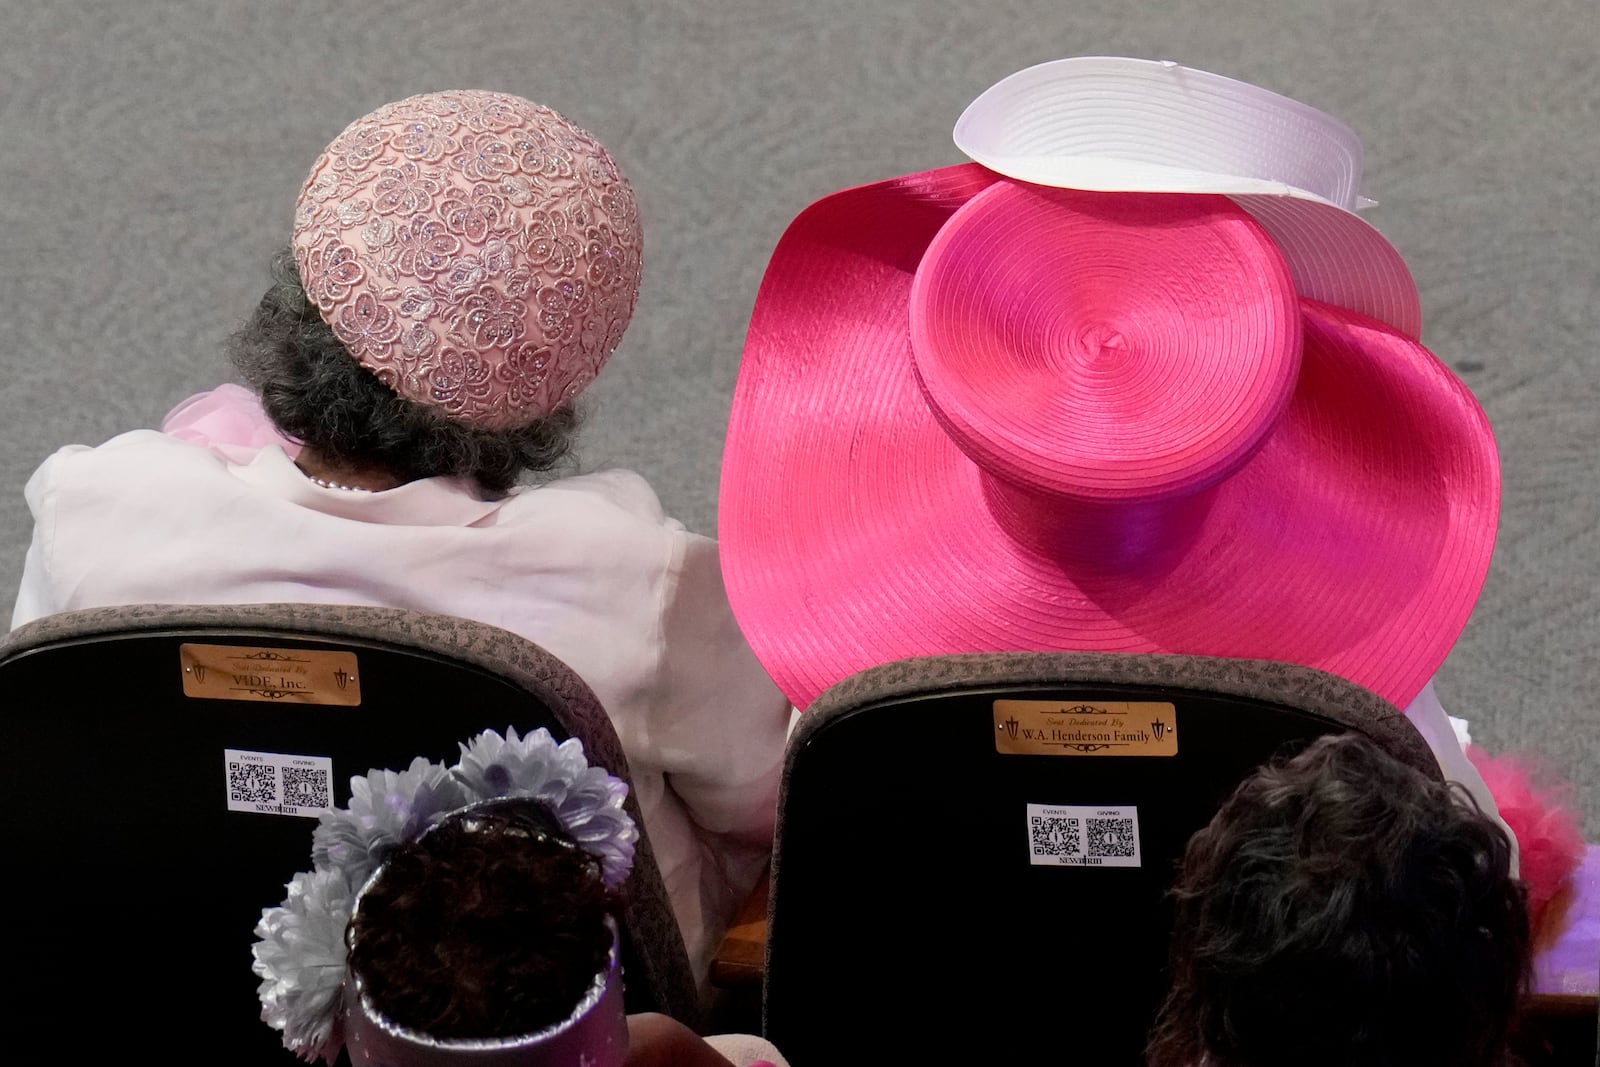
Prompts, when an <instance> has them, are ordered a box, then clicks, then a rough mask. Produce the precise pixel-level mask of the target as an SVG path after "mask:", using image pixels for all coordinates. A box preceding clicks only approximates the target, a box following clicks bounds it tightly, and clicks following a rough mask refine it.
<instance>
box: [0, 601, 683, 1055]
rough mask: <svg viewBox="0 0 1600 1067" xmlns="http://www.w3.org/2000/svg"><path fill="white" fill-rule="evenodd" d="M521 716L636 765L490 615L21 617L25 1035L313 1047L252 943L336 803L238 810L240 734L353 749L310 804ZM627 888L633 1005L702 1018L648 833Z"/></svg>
mask: <svg viewBox="0 0 1600 1067" xmlns="http://www.w3.org/2000/svg"><path fill="white" fill-rule="evenodd" d="M507 726H514V727H516V728H517V729H518V730H519V731H523V732H526V731H528V730H532V729H536V728H538V727H541V726H542V727H545V728H547V729H549V730H550V731H551V733H552V734H553V735H554V736H555V737H556V738H557V739H558V740H561V739H565V738H567V737H577V738H579V739H580V740H581V741H582V742H583V746H584V750H585V752H586V754H587V755H588V758H589V760H590V761H591V762H592V763H595V764H598V765H602V766H605V767H606V768H607V769H608V770H609V771H610V772H611V773H613V774H615V775H617V776H619V777H622V778H624V779H627V778H628V777H629V776H628V765H627V761H626V759H625V758H624V756H623V753H622V747H621V744H620V742H619V741H618V740H617V736H616V734H615V732H614V731H613V729H612V726H611V723H610V721H609V720H608V719H607V718H606V715H605V712H604V710H603V709H602V708H601V706H600V704H599V702H598V700H597V699H596V697H595V696H594V693H593V692H592V691H591V690H590V689H589V687H588V686H587V685H585V684H584V682H583V681H582V680H581V679H580V678H579V677H578V676H577V675H576V674H574V673H573V672H572V671H571V670H570V669H569V668H568V667H566V666H565V665H564V664H563V663H561V662H560V661H559V660H557V659H556V658H555V657H554V656H552V655H550V654H549V653H548V652H546V651H544V650H543V649H541V648H539V647H538V646H536V645H533V644H531V643H530V642H528V641H525V640H523V639H522V638H520V637H517V636H516V635H514V634H511V633H507V632H505V631H503V630H500V629H497V628H495V627H492V626H487V625H483V624H480V623H474V622H469V621H466V620H462V619H456V618H450V617H447V616H440V615H426V614H420V613H414V612H407V611H398V610H391V609H386V608H370V607H340V606H325V605H307V604H269V605H250V606H222V607H175V606H134V607H117V608H106V609H100V610H93V611H82V612H72V613H69V614H64V615H56V616H52V617H50V618H46V619H41V620H38V621H37V622H34V623H31V624H29V625H27V626H24V627H22V628H20V629H18V630H16V631H14V632H13V633H12V634H11V635H10V636H9V637H7V638H6V639H5V640H4V642H3V643H0V752H3V754H4V756H3V758H4V761H5V763H4V771H3V773H0V811H3V812H4V813H5V817H6V818H7V820H8V825H7V827H6V835H5V840H6V842H7V849H6V852H7V862H6V871H5V876H4V880H3V881H4V886H5V888H4V890H3V896H0V900H3V914H4V915H5V916H6V920H7V921H6V927H7V935H8V936H7V938H6V955H7V965H8V970H9V972H10V974H11V976H12V981H11V982H9V983H8V985H9V987H10V989H9V992H8V994H7V996H6V999H5V1001H4V1009H3V1010H4V1017H5V1024H4V1045H5V1047H6V1048H8V1049H9V1050H12V1051H13V1052H15V1051H17V1050H19V1049H21V1050H30V1049H32V1050H54V1052H55V1054H56V1055H57V1056H60V1055H63V1054H64V1055H66V1057H67V1058H68V1059H70V1060H82V1062H104V1063H112V1062H119V1061H121V1060H122V1059H123V1058H124V1057H125V1056H126V1055H128V1054H129V1050H134V1049H137V1050H141V1051H144V1052H149V1053H151V1054H154V1055H156V1056H162V1057H168V1058H170V1059H174V1060H176V1061H179V1062H192V1061H198V1060H200V1059H202V1058H204V1059H207V1060H213V1061H216V1060H220V1061H222V1062H228V1063H234V1064H257V1063H259V1064H285V1065H286V1064H290V1063H293V1062H296V1061H295V1059H294V1057H293V1056H292V1055H291V1054H290V1053H288V1052H286V1051H284V1050H283V1048H282V1047H281V1046H280V1045H279V1037H278V1034H277V1033H276V1032H274V1031H273V1030H271V1029H270V1028H268V1027H267V1026H266V1025H265V1024H263V1023H262V1022H261V1021H260V1020H259V1012H260V1005H259V1004H258V1002H257V1000H256V984H257V979H256V977H255V976H254V975H253V974H252V973H251V969H250V965H251V955H250V945H251V943H252V941H253V940H254V937H253V935H252V929H253V928H254V926H255V923H256V921H257V919H258V918H259V917H260V914H261V909H262V908H264V907H269V906H272V905H276V904H278V903H279V902H280V901H281V900H282V899H283V895H284V883H285V882H287V881H288V880H289V879H290V877H292V876H293V875H294V874H295V872H297V871H302V870H309V869H311V830H312V828H313V827H314V826H315V825H316V823H315V820H314V819H312V818H303V817H295V816H293V815H286V814H278V813H273V812H272V811H271V810H270V809H271V808H272V805H270V804H269V805H266V809H267V810H259V811H258V810H230V802H231V806H232V807H233V808H245V809H248V808H250V800H251V793H250V788H251V783H250V781H249V780H248V778H242V779H241V780H240V781H233V780H232V777H233V774H234V773H235V770H234V769H233V768H232V767H230V766H229V764H230V763H238V760H236V759H225V753H228V752H235V753H238V752H245V753H255V754H261V753H267V754H289V755H297V756H302V757H316V758H320V759H323V760H329V761H331V771H332V773H331V776H322V777H321V778H320V779H319V778H318V776H317V775H315V774H307V775H304V776H301V777H300V778H299V779H297V787H298V788H300V789H301V790H303V791H304V792H305V793H306V795H304V796H299V797H294V798H289V797H285V798H280V799H282V800H285V801H289V800H292V801H293V803H292V804H290V805H287V806H291V807H295V808H296V810H299V805H300V804H302V803H304V804H306V805H312V806H314V805H316V804H318V803H320V802H325V801H327V800H328V799H329V798H328V797H327V796H326V795H317V794H318V793H319V791H321V790H323V789H324V788H328V787H331V791H332V797H331V800H332V803H334V804H338V805H343V804H347V803H348V802H349V799H350V797H349V779H350V777H351V775H355V774H365V773H366V772H367V771H368V770H369V769H370V768H385V769H393V770H402V769H404V768H405V767H407V766H408V765H409V764H410V763H411V761H412V759H413V758H414V757H416V756H424V757H426V758H428V759H431V760H436V761H445V762H453V761H454V760H455V758H456V756H457V754H458V749H457V743H458V742H462V741H466V740H468V739H470V738H471V737H472V736H474V735H475V734H477V733H479V732H480V731H482V730H484V729H494V730H498V731H502V732H503V731H504V730H505V729H506V728H507ZM310 763H312V764H315V760H311V761H310ZM319 766H326V764H321V765H319ZM241 773H242V772H241ZM241 797H242V798H243V802H242V803H241V802H240V798H241ZM627 804H628V809H629V811H630V813H631V814H632V815H633V817H634V819H635V820H636V821H638V820H639V811H638V805H637V803H636V801H635V799H634V798H633V796H632V795H630V796H629V798H628V801H627ZM640 826H641V831H642V828H643V823H642V822H640ZM624 894H625V906H624V908H623V911H622V925H623V927H624V931H623V961H624V967H625V970H626V981H627V996H626V999H627V1005H628V1008H629V1010H630V1011H648V1010H655V1011H664V1012H666V1013H668V1014H671V1015H674V1016H677V1017H678V1018H680V1019H683V1020H685V1021H687V1022H688V1023H689V1024H690V1025H691V1026H692V1025H695V1024H696V1023H697V1022H698V1020H699V1010H700V1009H699V999H698V995H697V992H696V989H695V984H694V980H693V978H692V975H691V972H690V968H689V963H688V957H687V954H686V952H685V950H684V945H683V940H682V937H681V936H680V934H679V932H678V928H677V925H676V923H675V921H674V919H673V916H672V912H671V909H670V906H669V904H668V901H667V894H666V890H665V887H664V885H663V883H662V880H661V874H660V871H659V870H658V868H657V866H656V862H655V859H654V856H653V853H652V852H651V849H650V844H649V841H648V838H646V837H644V836H643V834H642V833H641V839H640V842H639V847H638V852H637V859H636V862H635V865H634V868H633V873H632V875H631V876H630V879H629V881H628V883H627V884H626V885H625V886H624ZM24 1060H25V1061H26V1062H37V1061H36V1060H35V1059H33V1058H30V1057H26V1056H25V1057H24Z"/></svg>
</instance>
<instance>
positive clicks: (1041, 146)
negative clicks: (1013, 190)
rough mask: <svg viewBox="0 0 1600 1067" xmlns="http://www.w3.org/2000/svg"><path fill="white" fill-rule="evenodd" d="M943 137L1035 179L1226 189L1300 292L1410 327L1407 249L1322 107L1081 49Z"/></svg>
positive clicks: (993, 166)
mask: <svg viewBox="0 0 1600 1067" xmlns="http://www.w3.org/2000/svg"><path fill="white" fill-rule="evenodd" d="M954 138H955V143H956V146H957V147H958V148H960V149H961V151H963V152H965V153H966V154H967V155H968V156H969V157H971V158H972V159H973V160H974V161H976V162H978V163H981V164H982V165H983V166H985V167H987V168H989V169H990V170H992V171H995V172H996V173H999V174H1004V175H1005V176H1006V177H1009V178H1015V179H1016V180H1018V181H1025V182H1031V183H1033V184H1036V185H1051V186H1057V187H1061V188H1070V189H1087V190H1097V191H1105V192H1113V191H1127V192H1166V193H1222V194H1225V195H1228V196H1230V197H1232V198H1233V199H1234V200H1235V202H1237V203H1238V204H1239V206H1240V207H1242V208H1244V209H1245V210H1246V211H1248V212H1249V213H1250V214H1251V215H1252V216H1254V217H1255V218H1256V220H1257V221H1258V222H1260V223H1261V225H1262V226H1263V227H1264V228H1265V229H1266V230H1267V232H1268V233H1269V234H1270V235H1271V236H1272V238H1273V239H1274V240H1275V241H1276V242H1277V244H1278V246H1279V248H1280V249H1281V250H1282V252H1283V256H1284V259H1285V260H1286V261H1287V262H1288V264H1289V270H1290V273H1291V275H1292V276H1293V277H1294V280H1295V285H1296V288H1297V289H1298V290H1299V291H1300V293H1301V295H1303V296H1307V297H1311V298H1312V299H1315V300H1321V301H1325V302H1327V303H1330V304H1335V305H1337V306H1340V307H1345V308H1349V309H1350V310H1353V311H1358V312H1361V313H1362V314H1365V315H1370V316H1372V317H1373V318H1376V319H1378V320H1379V321H1381V322H1384V323H1387V324H1388V325H1390V326H1392V327H1394V328H1395V329H1397V330H1399V331H1400V332H1401V333H1403V334H1405V335H1406V336H1408V337H1411V338H1416V337H1418V336H1419V335H1420V334H1421V327H1422V314H1421V303H1420V300H1419V299H1418V296H1417V287H1416V283H1415V281H1414V280H1413V279H1412V277H1411V272H1410V271H1409V270H1408V269H1407V268H1406V265H1405V261H1404V260H1403V259H1402V258H1401V256H1400V253H1399V252H1398V251H1397V250H1396V249H1395V248H1394V246H1393V245H1391V244H1390V243H1389V242H1388V241H1387V240H1386V239H1385V238H1384V237H1383V235H1382V234H1380V233H1379V232H1378V231H1377V230H1376V229H1374V228H1373V227H1372V226H1371V225H1369V224H1368V223H1367V222H1365V221H1364V220H1362V219H1361V218H1360V217H1359V216H1357V215H1356V214H1355V211H1356V209H1357V208H1358V207H1361V206H1363V205H1364V203H1365V201H1364V200H1363V198H1362V196H1361V194H1360V183H1361V167H1362V158H1363V156H1362V148H1361V142H1360V139H1359V138H1357V137H1356V135H1355V133H1354V131H1352V130H1351V129H1350V128H1349V127H1348V126H1346V125H1345V124H1344V123H1342V122H1340V121H1339V120H1338V119H1336V118H1334V117H1333V116H1331V115H1328V114H1326V113H1325V112H1322V111H1318V110H1317V109H1315V108H1312V107H1309V106H1307V105H1305V104H1301V103H1299V102H1298V101H1295V100H1291V99H1289V98H1288V97H1285V96H1280V95H1279V94H1277V93H1273V92H1270V91H1268V90H1266V89H1262V88H1259V87H1257V86H1253V85H1248V84H1246V83H1244V82H1239V81H1235V80H1233V79H1232V78H1225V77H1222V76H1221V75H1217V74H1211V73H1208V72H1206V71H1200V70H1194V69H1192V68H1189V67H1183V66H1179V65H1178V64H1176V63H1165V62H1157V61H1152V60H1143V59H1126V58H1117V57H1080V58H1073V59H1062V60H1056V61H1054V62H1051V63H1042V64H1040V65H1038V66H1035V67H1029V68H1028V69H1026V70H1022V71H1018V72H1017V73H1015V74H1013V75H1011V76H1009V77H1007V78H1004V79H1002V80H1001V81H1000V82H998V83H996V84H995V85H993V86H991V87H990V88H989V89H988V90H986V91H985V92H984V93H983V94H982V95H980V96H979V97H978V98H977V99H976V100H974V101H973V102H972V103H971V104H970V105H968V107H967V109H966V111H965V112H963V113H962V115H961V118H960V119H959V120H958V121H957V122H956V127H955V132H954Z"/></svg>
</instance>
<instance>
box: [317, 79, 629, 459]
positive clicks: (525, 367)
mask: <svg viewBox="0 0 1600 1067" xmlns="http://www.w3.org/2000/svg"><path fill="white" fill-rule="evenodd" d="M642 243H643V240H642V235H641V232H640V228H639V215H638V207H637V204H636V202H635V200H634V195H633V190H632V189H631V188H629V186H628V183H627V181H626V180H625V179H624V178H623V177H622V174H621V172H620V171H619V170H618V169H617V165H616V163H615V162H614V161H613V160H612V158H611V156H610V154H609V153H608V152H607V151H606V150H605V148H604V147H603V146H602V145H601V144H600V143H599V142H598V141H596V140H595V139H594V138H593V137H591V136H590V135H589V134H588V133H586V132H585V131H583V130H582V129H580V128H578V127H577V126H575V125H573V124H572V123H571V122H569V121H567V120H566V119H565V118H563V117H562V116H561V115H559V114H557V113H556V112H555V111H553V110H551V109H550V108H547V107H544V106H542V105H539V104H535V103H533V102H531V101H528V100H524V99H522V98H520V97H516V96H510V95H507V94H504V93H494V92H486V91H481V90H448V91H444V92H436V93H427V94H424V95H421V96H413V97H410V98H408V99H405V100H401V101H398V102H396V103H392V104H386V105H384V106H383V107H381V108H379V109H378V110H376V111H374V112H373V113H371V114H370V115H367V116H365V117H363V118H360V119H357V120H356V121H355V122H353V123H351V124H350V126H349V127H348V128H346V129H345V131H344V132H343V133H341V134H340V135H339V136H338V137H337V138H335V139H334V141H333V143H332V144H330V145H329V146H328V148H327V149H326V151H324V152H323V154H322V156H321V157H320V158H319V159H318V160H317V162H316V164H315V165H313V167H312V168H311V173H310V175H309V176H308V177H307V179H306V182H305V185H304V186H303V187H302V189H301V191H300V197H299V201H298V204H297V205H296V211H295V225H294V253H295V261H296V263H297V265H298V267H299V270H300V277H301V280H302V282H303V284H304V285H305V288H306V293H307V295H308V296H309V298H310V299H311V300H312V302H313V303H315V304H316V306H317V310H318V312H319V313H320V314H321V316H322V318H323V320H324V321H325V322H327V324H328V326H329V327H330V328H331V329H332V330H333V332H334V334H335V335H336V336H337V337H338V338H339V340H340V341H341V342H342V343H343V344H344V345H345V347H346V348H348V349H349V351H350V353H351V355H352V356H354V357H355V358H356V359H357V360H358V361H359V362H360V363H361V364H362V365H363V366H365V367H367V368H368V369H369V370H371V371H372V372H373V373H374V374H376V375H377V376H378V378H379V379H380V380H381V381H383V382H384V384H386V385H388V386H389V387H390V388H391V389H393V390H394V391H395V392H396V393H398V394H399V395H400V396H402V397H404V398H405V399H407V400H410V401H413V402H415V403H417V404H420V405H422V406H424V407H429V408H433V409H435V410H438V411H440V412H441V413H443V414H444V415H446V416H447V417H449V418H451V419H453V420H455V421H457V422H461V423H464V424H467V425H469V426H474V427H478V428H482V429H506V428H511V427H516V426H520V425H525V424H527V423H529V422H532V421H534V420H536V419H538V418H540V417H542V416H544V415H548V414H550V413H551V412H553V411H555V410H556V409H558V408H560V407H561V406H562V405H564V404H566V403H568V402H569V401H571V400H572V398H573V397H575V396H576V395H577V394H578V392H579V391H580V390H582V389H583V387H584V386H586V385H587V384H588V383H589V382H590V381H592V380H593V379H594V377H595V375H596V374H598V373H599V371H600V368H601V366H602V365H603V364H604V363H605V361H606V359H607V358H608V357H609V356H610V355H611V352H612V351H613V350H614V349H615V348H616V346H617V344H618V343H619V342H620V340H621V338H622V334H623V331H624V330H625V329H626V328H627V325H628V320H629V319H630V318H631V316H632V314H633V308H634V304H635V302H636V300H637V298H638V290H639V276H640V269H641V266H640V255H641V247H642Z"/></svg>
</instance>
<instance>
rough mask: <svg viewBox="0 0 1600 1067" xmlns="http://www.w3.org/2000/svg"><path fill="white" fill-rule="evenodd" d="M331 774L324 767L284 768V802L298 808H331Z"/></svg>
mask: <svg viewBox="0 0 1600 1067" xmlns="http://www.w3.org/2000/svg"><path fill="white" fill-rule="evenodd" d="M329 784H330V782H329V775H328V772H327V770H325V769H324V768H322V767H285V768H283V802H284V803H285V804H292V805H294V806H295V807H297V808H331V807H333V797H332V796H330V795H329V791H328V786H329Z"/></svg>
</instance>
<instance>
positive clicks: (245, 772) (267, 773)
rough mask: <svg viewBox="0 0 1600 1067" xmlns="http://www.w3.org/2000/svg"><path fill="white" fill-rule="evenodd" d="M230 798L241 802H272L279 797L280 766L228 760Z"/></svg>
mask: <svg viewBox="0 0 1600 1067" xmlns="http://www.w3.org/2000/svg"><path fill="white" fill-rule="evenodd" d="M228 799H229V800H232V801H236V802H238V803H241V804H271V803H275V802H276V801H277V799H278V768H277V767H276V766H274V765H273V764H271V763H238V762H236V761H233V760H229V761H228Z"/></svg>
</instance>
